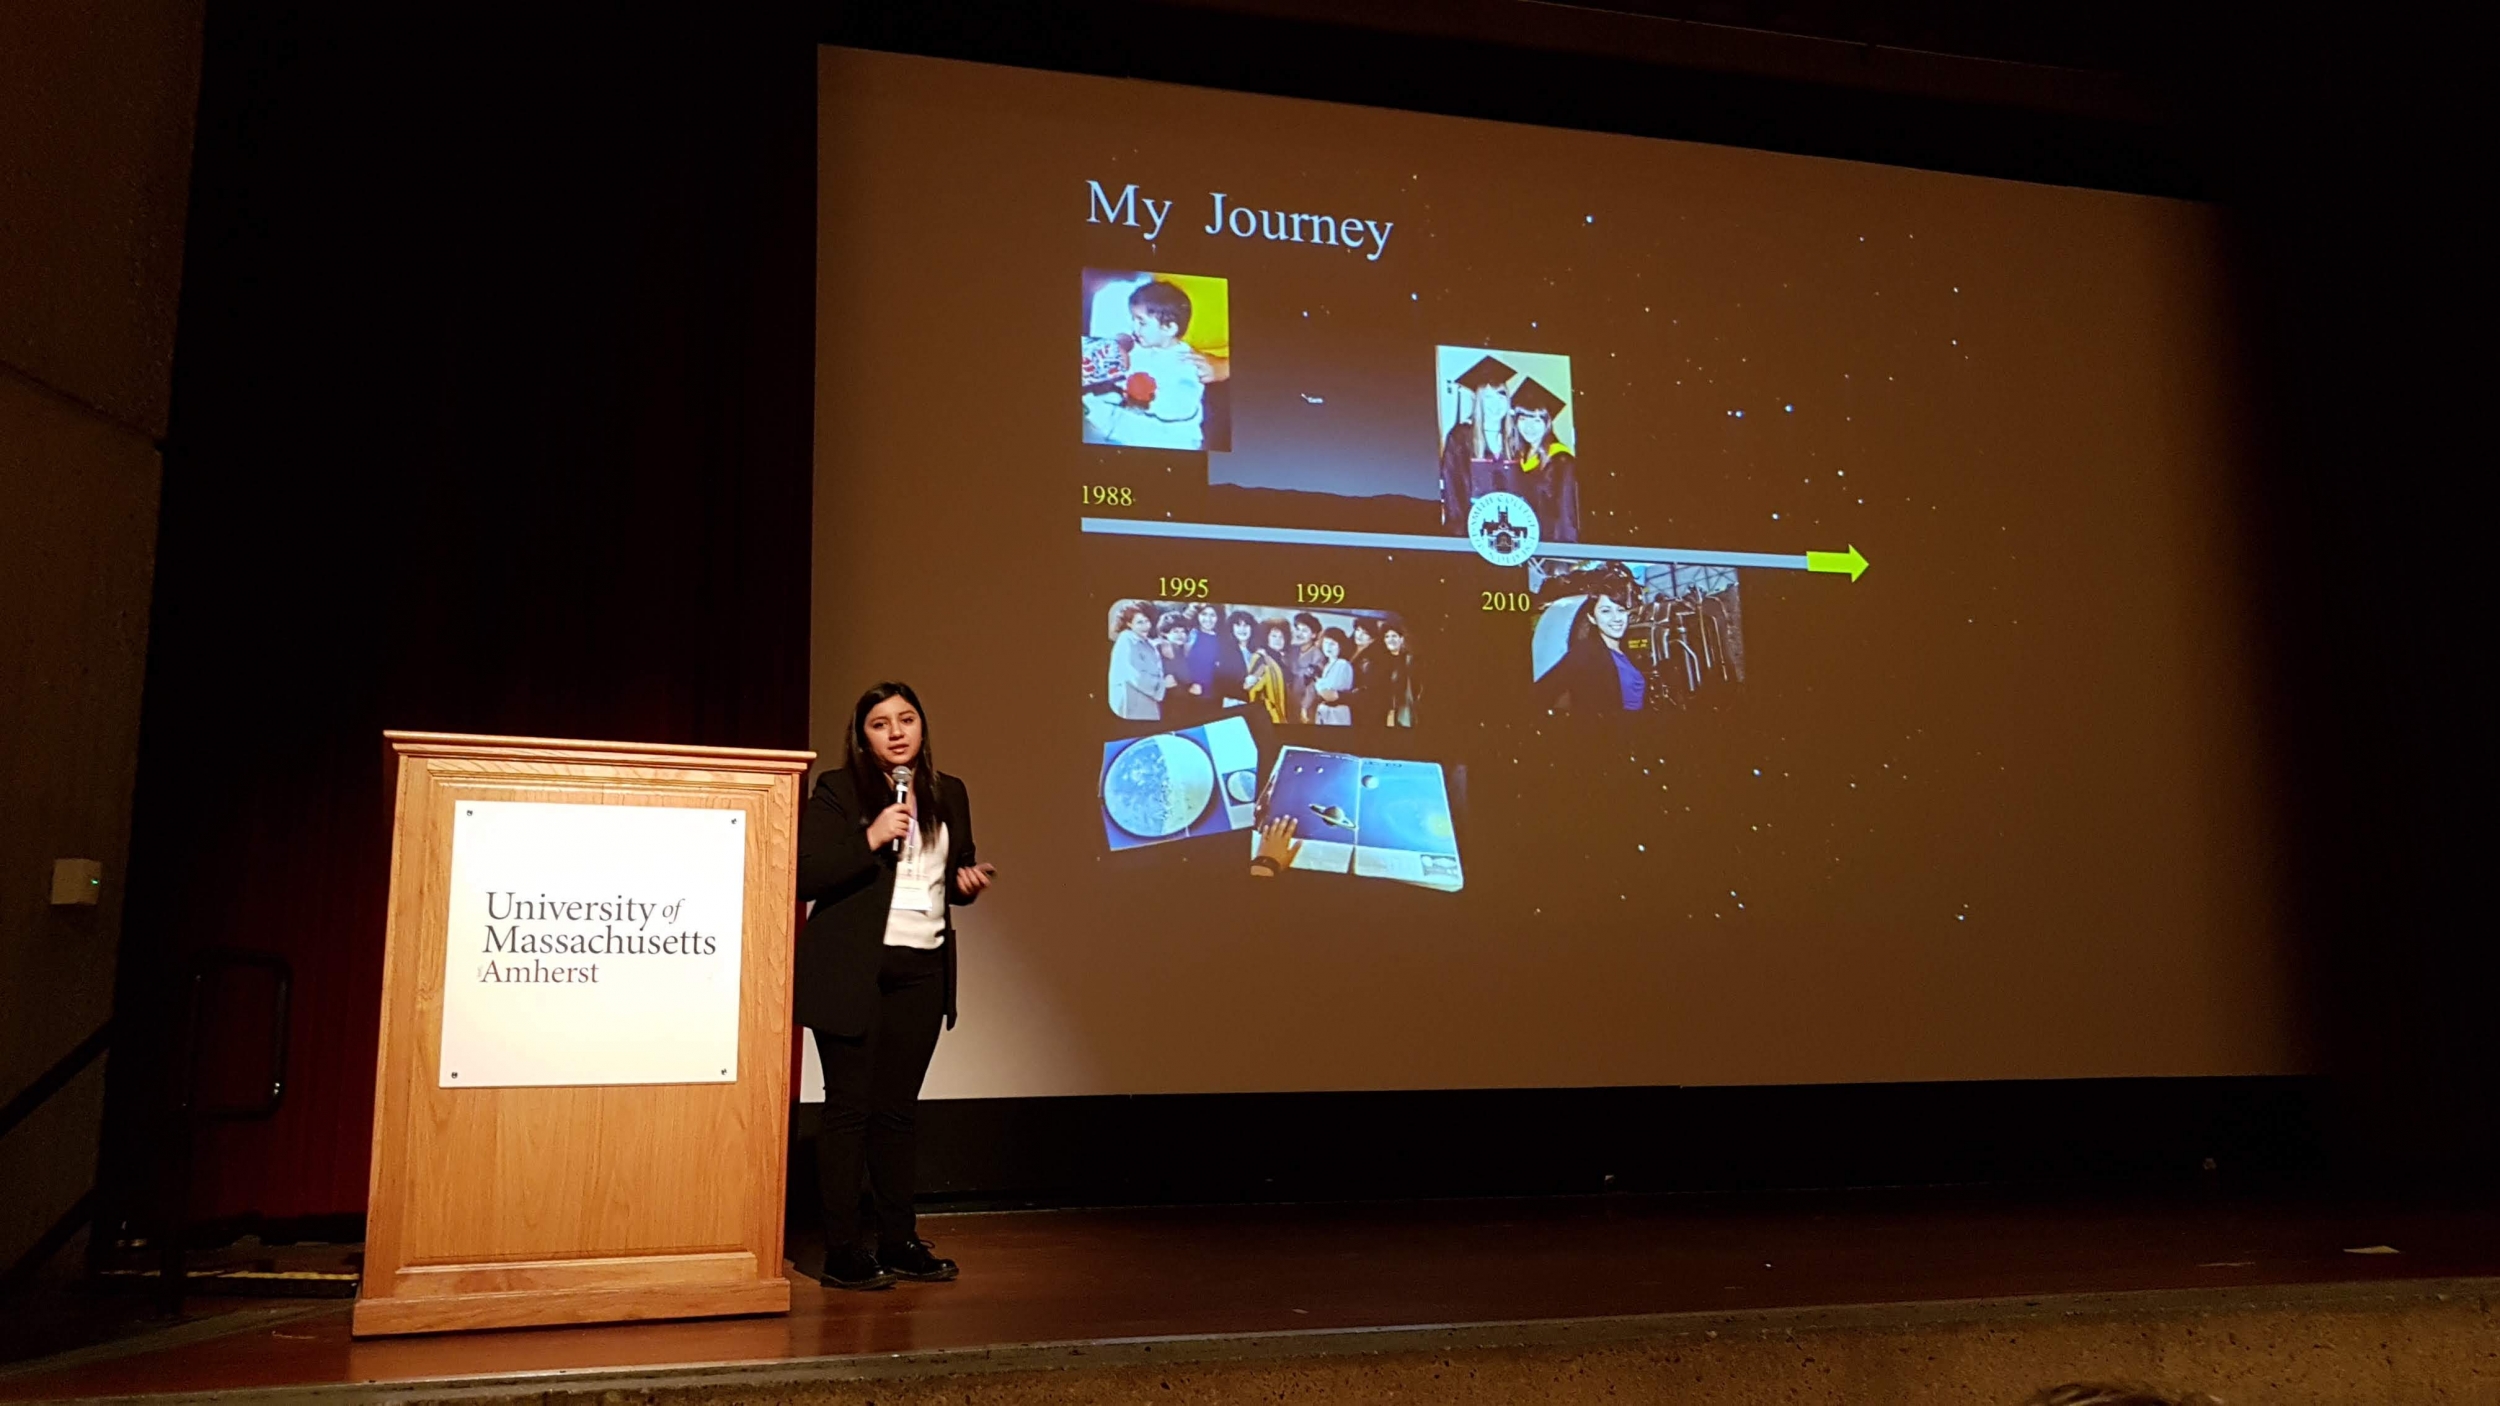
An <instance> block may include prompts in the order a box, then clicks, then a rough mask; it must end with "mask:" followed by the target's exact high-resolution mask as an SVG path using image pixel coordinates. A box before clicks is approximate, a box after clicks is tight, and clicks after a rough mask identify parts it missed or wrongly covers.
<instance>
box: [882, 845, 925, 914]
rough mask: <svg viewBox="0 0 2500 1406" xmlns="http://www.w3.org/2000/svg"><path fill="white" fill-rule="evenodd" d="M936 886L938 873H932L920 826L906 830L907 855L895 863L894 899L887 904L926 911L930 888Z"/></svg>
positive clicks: (910, 910) (911, 910)
mask: <svg viewBox="0 0 2500 1406" xmlns="http://www.w3.org/2000/svg"><path fill="white" fill-rule="evenodd" d="M935 886H936V876H935V875H932V874H931V873H930V872H929V860H928V849H927V847H926V846H924V845H923V844H922V843H921V841H920V827H918V826H917V825H915V826H913V827H912V828H911V829H910V830H908V831H905V832H904V838H903V857H902V860H901V862H899V863H898V864H896V865H895V866H894V901H893V902H892V903H891V904H888V905H887V906H888V907H890V908H899V909H901V910H902V911H904V912H906V913H926V912H929V911H930V908H929V891H930V889H932V888H934V887H935Z"/></svg>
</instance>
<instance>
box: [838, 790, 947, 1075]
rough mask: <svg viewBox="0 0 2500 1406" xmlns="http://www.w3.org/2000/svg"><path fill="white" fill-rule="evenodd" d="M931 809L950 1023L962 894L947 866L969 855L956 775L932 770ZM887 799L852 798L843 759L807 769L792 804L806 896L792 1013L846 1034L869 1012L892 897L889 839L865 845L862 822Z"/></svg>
mask: <svg viewBox="0 0 2500 1406" xmlns="http://www.w3.org/2000/svg"><path fill="white" fill-rule="evenodd" d="M937 792H938V795H937V806H938V814H939V816H940V818H941V819H943V820H944V821H945V822H946V840H947V855H946V873H947V880H946V884H945V889H946V906H947V913H946V915H945V928H944V939H943V943H942V946H941V947H940V949H939V950H940V951H942V952H944V953H945V954H946V1024H947V1026H948V1028H950V1029H952V1028H953V1026H954V1024H955V921H954V907H955V905H956V904H959V903H970V902H971V901H972V900H971V899H969V898H966V897H964V896H963V895H962V894H960V893H958V892H956V890H955V880H954V874H955V871H956V870H958V869H963V868H968V867H970V866H971V865H972V863H973V862H974V860H973V855H974V853H975V851H974V849H973V846H972V799H971V797H970V796H969V795H968V794H967V793H966V792H965V791H964V784H963V783H962V782H961V781H958V780H956V779H955V778H954V777H951V776H948V775H946V774H945V773H944V772H940V773H938V784H937ZM891 804H893V801H892V798H891V796H890V794H889V793H887V792H884V791H879V792H878V793H877V794H876V795H875V796H873V797H871V798H870V799H869V803H868V804H862V803H861V800H860V796H859V792H858V789H857V788H856V787H854V786H853V785H852V783H851V774H850V772H849V770H848V769H846V768H843V767H839V766H837V767H834V768H832V769H830V770H828V771H826V772H825V773H824V774H823V775H821V776H819V777H817V778H816V790H815V792H814V794H812V795H810V796H809V797H808V798H807V808H806V809H805V810H802V811H801V812H800V813H799V899H800V901H801V902H809V901H812V902H814V903H815V905H816V911H815V912H814V913H811V914H809V915H808V919H807V927H806V928H805V929H804V930H803V931H801V932H800V934H799V951H798V973H797V978H796V980H795V982H794V983H793V984H794V986H795V988H796V995H797V1000H796V1002H795V1004H796V1006H797V1009H798V1017H799V1023H800V1024H802V1025H805V1026H807V1027H809V1028H810V1029H814V1030H822V1031H824V1032H826V1033H827V1034H831V1035H839V1036H843V1037H846V1038H849V1037H856V1036H860V1035H865V1034H866V1033H868V1027H869V1025H870V1024H871V1023H872V1022H873V1021H874V1019H875V1016H876V1005H877V965H878V961H879V959H880V958H881V957H882V956H883V949H884V947H885V923H886V913H887V910H888V909H890V908H891V907H892V906H893V902H894V867H895V863H896V859H895V855H894V847H893V846H892V845H880V846H878V847H877V848H876V849H874V850H871V849H869V848H868V835H867V831H868V822H869V821H871V820H874V819H876V818H877V812H879V811H881V810H884V809H885V808H886V807H887V806H888V805H891Z"/></svg>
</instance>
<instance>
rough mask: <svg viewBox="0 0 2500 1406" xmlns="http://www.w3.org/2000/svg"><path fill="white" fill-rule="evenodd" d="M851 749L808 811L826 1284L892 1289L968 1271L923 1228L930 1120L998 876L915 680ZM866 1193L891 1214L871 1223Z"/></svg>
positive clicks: (804, 993) (807, 992) (809, 999)
mask: <svg viewBox="0 0 2500 1406" xmlns="http://www.w3.org/2000/svg"><path fill="white" fill-rule="evenodd" d="M844 751H845V753H846V755H845V756H844V758H843V765H841V766H838V767H829V768H827V769H826V770H825V772H824V774H823V775H821V776H818V777H817V778H816V790H815V794H814V795H812V796H810V797H809V798H808V803H807V809H806V810H805V811H804V812H803V813H802V814H801V815H800V817H799V898H800V899H801V900H802V901H805V902H813V903H814V904H815V905H816V907H815V910H814V912H812V913H811V914H809V916H808V919H807V927H806V929H805V931H804V932H803V933H802V934H801V935H800V938H799V948H798V975H797V982H796V985H797V997H798V999H797V1007H798V1017H799V1021H800V1023H801V1024H803V1025H805V1026H807V1027H808V1028H809V1029H810V1030H812V1031H814V1032H815V1035H816V1052H817V1054H818V1056H819V1057H820V1058H821V1059H822V1060H823V1062H824V1067H825V1109H824V1126H823V1130H822V1131H821V1132H819V1133H818V1135H817V1138H816V1167H817V1173H818V1177H819V1182H820V1192H821V1195H822V1197H823V1210H824V1226H825V1268H824V1272H823V1273H822V1274H820V1275H818V1276H817V1278H818V1279H820V1280H821V1281H822V1282H824V1283H826V1284H830V1285H832V1286H833V1287H835V1288H837V1289H883V1288H888V1287H890V1286H892V1285H893V1284H894V1282H895V1281H896V1280H898V1279H912V1280H919V1281H922V1282H932V1281H936V1280H942V1279H952V1278H954V1277H955V1262H954V1261H953V1260H946V1259H939V1258H938V1257H937V1256H936V1255H934V1254H932V1253H930V1250H931V1247H930V1245H929V1242H928V1241H926V1240H922V1239H920V1238H919V1235H918V1233H917V1230H916V1227H915V1225H914V1223H913V1219H912V1192H913V1185H912V1183H913V1166H912V1163H913V1136H914V1122H915V1115H916V1113H917V1110H918V1108H919V1103H920V1082H921V1080H922V1078H923V1077H925V1076H926V1075H927V1074H928V1072H929V1057H930V1055H932V1054H934V1053H935V1052H936V1050H937V1040H938V1030H939V1027H940V1026H941V1025H950V1026H951V1025H953V1024H954V1023H955V925H954V922H953V915H952V907H953V905H955V904H958V903H970V902H972V901H973V900H974V899H976V898H979V897H980V896H981V891H982V890H983V889H986V888H988V887H989V885H990V878H991V873H992V871H991V869H990V866H989V865H986V864H983V863H980V862H979V861H978V860H977V859H976V858H975V852H974V849H973V844H972V802H971V798H970V797H969V796H968V795H967V794H966V793H965V791H964V784H963V782H961V781H958V780H957V779H955V778H954V777H952V776H947V775H945V774H943V773H942V772H940V771H939V770H938V769H937V766H936V764H935V763H934V762H933V761H931V760H930V754H929V723H928V716H927V715H926V714H925V713H923V712H922V711H921V708H920V699H919V697H918V696H917V695H915V694H914V693H913V692H912V691H911V686H910V685H908V684H900V683H881V684H878V685H877V686H876V687H874V688H871V689H869V690H868V691H867V692H866V693H863V694H861V695H860V696H859V703H858V705H857V706H856V707H854V708H853V709H852V710H851V734H850V740H849V745H848V746H847V747H846V748H845V749H844ZM898 778H899V779H898ZM863 1186H865V1188H866V1189H867V1190H868V1192H869V1193H870V1194H871V1196H872V1198H873V1200H874V1202H875V1206H876V1216H875V1220H876V1223H875V1224H874V1225H873V1226H868V1227H863V1226H862V1225H861V1224H860V1223H859V1222H860V1216H859V1199H860V1191H861V1189H862V1187H863ZM863 1231H873V1232H874V1246H875V1248H874V1249H873V1250H872V1249H871V1248H870V1244H869V1241H868V1238H867V1237H866V1236H865V1235H864V1234H863Z"/></svg>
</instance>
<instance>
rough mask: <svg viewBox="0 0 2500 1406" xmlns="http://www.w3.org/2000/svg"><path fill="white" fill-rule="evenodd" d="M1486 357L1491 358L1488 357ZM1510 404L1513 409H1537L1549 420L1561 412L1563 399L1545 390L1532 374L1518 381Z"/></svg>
mask: <svg viewBox="0 0 2500 1406" xmlns="http://www.w3.org/2000/svg"><path fill="white" fill-rule="evenodd" d="M1486 359H1487V360H1491V358H1489V357H1488V358H1486ZM1510 406H1511V409H1513V410H1533V411H1537V412H1538V413H1540V414H1542V415H1544V416H1545V418H1546V420H1547V421H1548V422H1551V421H1552V420H1553V418H1554V417H1555V416H1557V415H1560V414H1561V413H1562V410H1563V400H1562V397H1561V396H1558V395H1556V394H1554V393H1553V392H1552V391H1549V390H1547V389H1546V388H1545V387H1544V385H1543V384H1541V383H1540V382H1538V380H1537V379H1536V378H1535V377H1534V376H1531V377H1529V378H1528V379H1527V380H1524V381H1522V382H1520V383H1519V389H1517V390H1515V391H1512V392H1511V393H1510Z"/></svg>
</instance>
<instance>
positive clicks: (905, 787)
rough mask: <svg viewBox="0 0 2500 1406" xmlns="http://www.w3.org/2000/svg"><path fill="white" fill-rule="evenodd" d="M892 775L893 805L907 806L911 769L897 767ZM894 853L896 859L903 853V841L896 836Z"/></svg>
mask: <svg viewBox="0 0 2500 1406" xmlns="http://www.w3.org/2000/svg"><path fill="white" fill-rule="evenodd" d="M893 775H894V803H895V804H896V805H898V806H899V805H909V804H910V803H911V768H910V767H908V766H898V767H896V768H894V773H893ZM905 833H906V834H908V833H909V832H908V831H906V832H905ZM894 853H895V855H896V857H898V858H899V857H901V855H902V853H903V841H902V838H901V837H900V836H897V837H896V839H895V841H894Z"/></svg>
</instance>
